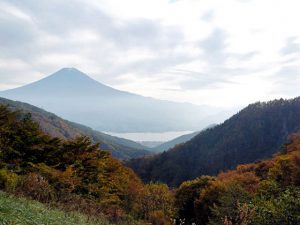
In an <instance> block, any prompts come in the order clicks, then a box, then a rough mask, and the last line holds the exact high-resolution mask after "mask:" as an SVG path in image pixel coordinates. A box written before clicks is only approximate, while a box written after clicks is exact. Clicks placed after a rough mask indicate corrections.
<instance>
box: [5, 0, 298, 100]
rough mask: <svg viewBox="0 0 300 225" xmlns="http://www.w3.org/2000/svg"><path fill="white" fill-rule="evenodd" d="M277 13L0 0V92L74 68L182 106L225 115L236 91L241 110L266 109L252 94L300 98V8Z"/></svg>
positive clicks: (232, 1)
mask: <svg viewBox="0 0 300 225" xmlns="http://www.w3.org/2000/svg"><path fill="white" fill-rule="evenodd" d="M245 2H247V4H245ZM272 4H274V7H272V8H270V7H269V5H268V3H267V2H264V1H259V0H228V1H226V3H225V2H223V1H219V2H215V1H195V0H185V1H176V0H172V1H169V0H152V1H143V0H128V1H119V0H109V1H106V0H65V1H60V0H53V1H38V2H37V1H34V0H24V1H19V0H9V1H8V0H3V1H0V78H1V85H0V89H5V88H7V87H15V86H18V85H21V84H25V83H29V82H32V81H35V80H37V79H39V78H42V77H44V76H46V75H47V74H50V73H52V72H54V71H56V70H58V69H60V67H77V68H79V69H81V70H82V71H84V72H86V73H88V74H90V75H91V76H92V77H93V78H95V79H97V80H99V81H101V82H104V83H106V84H108V85H116V86H115V87H125V88H124V90H126V87H131V89H130V91H133V92H136V93H139V94H144V95H149V96H152V97H158V98H164V99H169V100H175V101H176V100H178V99H180V100H182V101H190V102H193V103H198V104H202V103H203V102H204V103H208V104H221V105H222V104H225V103H224V102H223V101H221V100H219V99H222V98H223V96H224V95H226V96H227V99H229V100H228V102H226V104H237V103H236V102H235V101H234V100H231V103H230V99H233V98H232V96H235V95H234V94H235V93H236V92H237V91H238V90H243V94H241V96H240V101H250V100H259V99H254V97H253V94H252V93H251V90H253V89H255V88H256V86H260V89H259V90H260V92H257V93H256V95H255V96H260V95H261V96H264V99H265V98H266V96H268V97H270V98H271V97H273V96H274V95H273V94H271V95H268V93H275V92H276V93H278V95H279V94H280V93H281V94H282V95H285V94H286V95H289V96H294V95H296V92H297V91H296V89H297V88H296V87H295V86H293V88H294V89H295V91H293V95H292V91H291V90H289V88H288V87H289V86H290V85H292V84H291V83H290V80H289V79H291V78H292V79H295V80H297V79H298V76H297V71H298V69H297V68H293V67H297V65H298V64H299V55H300V54H299V52H300V42H299V40H300V39H299V38H300V32H299V31H298V30H297V29H295V27H297V26H298V24H297V21H299V19H300V17H299V13H298V11H297V8H299V7H297V6H299V1H296V0H291V1H289V3H285V2H284V0H279V1H278V2H277V1H276V2H274V3H272ZM266 10H268V17H266V16H265V11H266ZM279 14H280V15H282V17H280V18H279V17H278V15H279ZM253 15H255V16H254V17H253ZM284 15H288V16H284ZM274 24H276V28H274V26H273V25H274ZM253 31H259V32H253ZM282 43H285V45H284V46H282ZM278 52H279V53H280V54H278ZM256 82H258V83H256ZM297 82H298V81H297ZM297 82H295V83H297ZM132 83H134V85H131V84H132ZM280 83H281V85H280ZM141 85H143V87H140V86H141ZM264 85H265V86H264ZM220 86H222V89H221V90H222V92H221V91H220V90H218V91H217V89H216V87H217V88H219V87H220ZM136 87H138V88H136ZM241 87H242V88H241ZM156 88H157V89H160V90H166V91H165V92H157V91H155V90H156ZM275 89H277V90H278V91H276V90H275ZM168 90H172V93H168ZM203 90H205V94H203V95H202V93H203ZM244 90H247V91H244ZM248 90H249V91H248ZM170 92H171V91H170ZM175 92H176V93H175ZM183 93H185V94H186V95H185V94H183ZM187 93H190V95H188V94H187ZM299 94H300V93H299ZM203 96H204V97H203ZM207 96H214V98H210V97H207Z"/></svg>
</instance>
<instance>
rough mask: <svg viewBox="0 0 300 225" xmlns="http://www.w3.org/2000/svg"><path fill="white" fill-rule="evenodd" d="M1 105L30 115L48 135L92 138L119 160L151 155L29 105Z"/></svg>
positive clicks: (2, 101) (138, 146)
mask: <svg viewBox="0 0 300 225" xmlns="http://www.w3.org/2000/svg"><path fill="white" fill-rule="evenodd" d="M0 104H3V105H7V106H9V108H10V109H12V110H14V111H18V110H19V111H21V112H22V113H23V114H28V113H29V114H30V115H31V116H32V119H33V120H34V121H35V122H37V123H38V124H39V126H40V129H41V130H42V131H43V132H45V133H46V134H48V135H50V136H52V137H57V138H61V139H74V138H76V137H78V136H81V135H85V136H88V137H90V138H91V139H92V140H93V142H94V143H98V142H99V143H100V147H101V149H105V150H109V151H111V153H112V156H114V157H115V158H118V159H122V160H124V159H130V158H136V157H142V156H144V155H149V154H151V152H149V151H147V147H145V146H143V145H141V144H138V143H136V142H134V141H130V140H127V139H124V138H118V137H114V136H110V135H107V134H104V133H102V132H98V131H95V130H93V129H91V128H89V127H86V126H84V125H81V124H77V123H73V122H70V121H67V120H64V119H62V118H60V117H58V116H56V115H55V114H53V113H50V112H47V111H45V110H43V109H40V108H38V107H35V106H32V105H30V104H27V103H23V102H18V101H11V100H8V99H4V98H0Z"/></svg>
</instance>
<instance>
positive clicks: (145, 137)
mask: <svg viewBox="0 0 300 225" xmlns="http://www.w3.org/2000/svg"><path fill="white" fill-rule="evenodd" d="M192 132H194V131H168V132H159V133H152V132H148V133H113V132H104V133H106V134H109V135H113V136H117V137H121V138H126V139H129V140H133V141H161V142H165V141H169V140H172V139H174V138H177V137H179V136H181V135H185V134H190V133H192Z"/></svg>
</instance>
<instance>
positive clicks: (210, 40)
mask: <svg viewBox="0 0 300 225" xmlns="http://www.w3.org/2000/svg"><path fill="white" fill-rule="evenodd" d="M226 39H227V34H226V32H225V31H224V30H223V29H220V28H215V29H214V30H213V32H212V33H211V34H210V35H209V36H208V37H207V38H206V39H205V40H203V41H201V42H200V44H199V46H200V48H201V49H202V50H203V52H204V58H205V59H206V60H207V61H208V62H209V63H210V64H213V65H216V64H223V63H224V62H225V60H226V58H227V54H226V53H225V51H226Z"/></svg>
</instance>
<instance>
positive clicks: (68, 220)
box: [0, 191, 110, 225]
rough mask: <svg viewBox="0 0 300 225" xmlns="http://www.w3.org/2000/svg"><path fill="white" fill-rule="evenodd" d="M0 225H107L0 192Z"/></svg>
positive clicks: (106, 224)
mask: <svg viewBox="0 0 300 225" xmlns="http://www.w3.org/2000/svg"><path fill="white" fill-rule="evenodd" d="M0 224H1V225H17V224H18V225H35V224H36V225H84V224H91V225H92V224H94V225H109V224H110V223H109V222H107V221H106V220H105V219H97V221H96V220H91V219H88V218H87V217H86V216H84V215H82V214H79V213H65V212H63V211H60V210H55V209H50V208H49V207H47V206H46V205H43V204H42V203H39V202H36V201H31V200H27V199H25V198H17V197H14V196H11V195H9V194H6V193H4V192H1V191H0Z"/></svg>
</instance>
